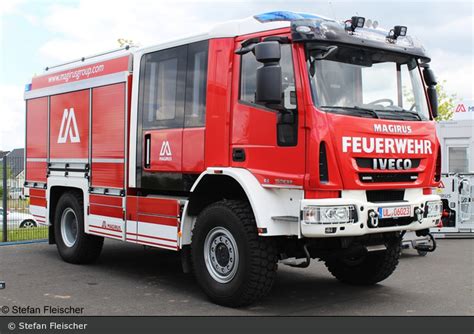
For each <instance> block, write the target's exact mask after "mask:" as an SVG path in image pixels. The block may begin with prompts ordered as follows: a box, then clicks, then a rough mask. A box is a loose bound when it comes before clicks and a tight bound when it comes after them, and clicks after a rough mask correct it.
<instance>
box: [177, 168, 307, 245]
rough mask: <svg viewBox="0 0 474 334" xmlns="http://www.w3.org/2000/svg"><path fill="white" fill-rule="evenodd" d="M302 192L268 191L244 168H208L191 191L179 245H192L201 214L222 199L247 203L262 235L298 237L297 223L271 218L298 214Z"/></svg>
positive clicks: (299, 190) (285, 189)
mask: <svg viewBox="0 0 474 334" xmlns="http://www.w3.org/2000/svg"><path fill="white" fill-rule="evenodd" d="M302 198H303V190H301V189H287V188H265V187H263V186H262V185H261V184H260V182H259V181H258V180H257V178H256V177H255V176H254V175H253V174H252V173H251V172H250V171H249V170H247V169H243V168H232V167H230V168H208V169H207V170H206V171H205V172H203V173H202V174H201V175H200V176H199V178H198V179H197V180H196V182H195V183H194V185H193V187H192V188H191V194H190V197H189V200H188V202H187V203H186V205H185V207H184V210H183V215H182V217H183V218H182V219H181V226H180V230H181V233H182V236H181V240H180V245H181V246H182V245H189V244H190V243H191V232H192V229H193V226H194V223H195V221H196V218H197V216H198V215H199V213H200V212H201V211H202V210H203V209H204V208H205V207H206V206H208V205H209V204H211V203H214V202H216V201H219V200H222V199H240V200H245V201H248V202H249V204H250V206H251V208H252V212H253V214H254V216H255V221H256V224H257V228H259V229H261V230H262V231H264V232H263V233H262V235H267V236H270V235H298V233H299V232H298V231H299V228H298V226H297V225H295V223H291V222H290V223H289V222H277V223H275V222H274V221H273V220H272V216H288V215H295V214H297V213H299V200H300V199H302Z"/></svg>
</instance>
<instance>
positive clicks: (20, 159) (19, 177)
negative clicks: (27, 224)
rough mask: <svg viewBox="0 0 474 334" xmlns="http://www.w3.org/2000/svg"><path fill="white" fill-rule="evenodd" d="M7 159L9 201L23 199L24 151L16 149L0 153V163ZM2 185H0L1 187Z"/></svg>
mask: <svg viewBox="0 0 474 334" xmlns="http://www.w3.org/2000/svg"><path fill="white" fill-rule="evenodd" d="M4 157H6V158H7V161H8V162H7V166H8V167H7V188H8V197H9V198H10V199H19V198H22V199H23V198H25V195H27V192H26V193H25V188H24V183H25V149H23V148H16V149H14V150H12V151H10V152H9V151H0V161H2V160H3V158H4ZM1 178H2V176H0V179H1ZM1 186H2V185H0V187H1Z"/></svg>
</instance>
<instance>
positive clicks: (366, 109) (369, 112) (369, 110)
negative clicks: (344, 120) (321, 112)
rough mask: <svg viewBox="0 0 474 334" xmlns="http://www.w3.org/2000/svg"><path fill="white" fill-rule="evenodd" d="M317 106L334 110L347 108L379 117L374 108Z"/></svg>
mask: <svg viewBox="0 0 474 334" xmlns="http://www.w3.org/2000/svg"><path fill="white" fill-rule="evenodd" d="M319 108H324V109H336V110H347V111H349V110H350V111H356V113H358V114H365V115H371V116H372V117H373V118H380V117H379V115H378V114H377V112H376V111H375V110H374V109H368V108H361V107H358V106H353V107H341V106H320V107H319Z"/></svg>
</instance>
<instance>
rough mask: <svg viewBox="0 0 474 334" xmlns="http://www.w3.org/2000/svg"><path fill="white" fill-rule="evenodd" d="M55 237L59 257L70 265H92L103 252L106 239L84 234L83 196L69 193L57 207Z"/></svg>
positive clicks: (62, 197)
mask: <svg viewBox="0 0 474 334" xmlns="http://www.w3.org/2000/svg"><path fill="white" fill-rule="evenodd" d="M54 237H55V239H56V246H57V248H58V252H59V255H60V256H61V257H62V259H63V260H64V261H66V262H69V263H75V264H80V263H90V262H93V261H95V260H96V259H97V258H98V257H99V255H100V252H101V250H102V245H103V243H104V238H102V237H97V236H95V235H89V234H86V233H85V232H84V209H83V201H82V196H80V195H78V194H77V193H75V192H67V193H65V194H64V195H62V196H61V198H60V199H59V201H58V204H57V206H56V215H55V219H54Z"/></svg>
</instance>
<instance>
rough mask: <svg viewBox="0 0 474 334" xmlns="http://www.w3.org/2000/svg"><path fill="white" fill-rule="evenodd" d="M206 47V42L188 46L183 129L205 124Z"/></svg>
mask: <svg viewBox="0 0 474 334" xmlns="http://www.w3.org/2000/svg"><path fill="white" fill-rule="evenodd" d="M208 47H209V43H208V41H204V42H198V43H194V44H190V45H189V46H188V66H187V74H186V106H185V119H184V126H185V127H198V126H204V125H205V123H206V91H207V90H206V88H207V61H208Z"/></svg>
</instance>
